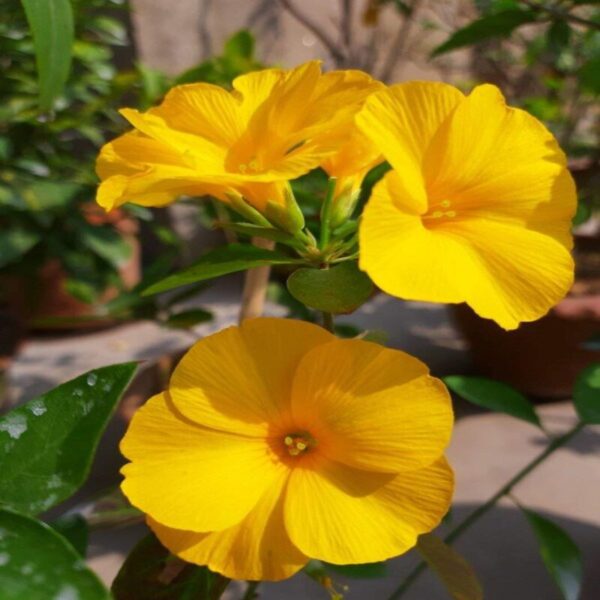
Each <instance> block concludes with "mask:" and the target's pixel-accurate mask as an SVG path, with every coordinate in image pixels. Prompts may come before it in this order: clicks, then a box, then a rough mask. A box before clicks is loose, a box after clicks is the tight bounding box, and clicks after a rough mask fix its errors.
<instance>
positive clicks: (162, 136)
mask: <svg viewBox="0 0 600 600" xmlns="http://www.w3.org/2000/svg"><path fill="white" fill-rule="evenodd" d="M119 112H120V113H121V115H123V117H125V118H126V119H127V120H128V121H129V122H130V123H131V124H132V125H133V126H134V127H135V128H136V129H137V130H138V131H141V132H142V133H144V134H145V135H147V136H148V137H150V138H152V139H153V140H156V141H157V142H160V143H161V144H164V145H165V146H167V147H170V148H171V149H172V150H173V151H177V152H179V153H180V155H181V165H182V166H184V167H187V168H189V169H190V170H191V172H192V173H194V171H197V173H196V176H197V177H198V178H199V177H200V176H201V175H202V174H207V175H221V176H222V175H224V174H225V167H224V165H225V157H226V149H225V148H223V147H222V146H220V145H218V144H216V143H214V142H213V141H211V140H209V139H207V138H203V137H200V136H198V135H195V134H194V133H188V132H184V131H180V130H178V129H173V127H170V126H169V124H168V122H167V121H166V120H165V118H164V116H163V114H162V111H161V109H160V107H158V108H154V109H152V108H151V109H150V110H149V111H147V112H145V113H141V112H139V111H137V110H134V109H132V108H123V109H121V110H120V111H119Z"/></svg>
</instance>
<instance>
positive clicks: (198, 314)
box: [165, 308, 213, 329]
mask: <svg viewBox="0 0 600 600" xmlns="http://www.w3.org/2000/svg"><path fill="white" fill-rule="evenodd" d="M212 318H213V315H212V313H210V312H209V311H207V310H203V309H202V308H192V309H190V310H182V311H181V312H178V313H175V314H172V315H169V316H168V317H167V320H166V322H165V325H167V326H168V327H173V328H175V329H187V328H189V327H194V326H195V325H199V324H200V323H206V322H207V321H210V320H212Z"/></svg>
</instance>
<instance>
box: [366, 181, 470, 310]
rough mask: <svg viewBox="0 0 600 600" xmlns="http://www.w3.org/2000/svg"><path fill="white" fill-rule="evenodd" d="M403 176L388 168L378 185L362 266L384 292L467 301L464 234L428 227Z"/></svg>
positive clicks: (432, 299)
mask: <svg viewBox="0 0 600 600" xmlns="http://www.w3.org/2000/svg"><path fill="white" fill-rule="evenodd" d="M418 210H419V207H418V206H415V203H414V197H412V196H409V195H407V194H406V192H405V190H404V188H403V186H402V184H401V182H400V176H399V175H398V174H397V173H396V172H395V171H390V172H389V173H387V174H386V175H385V176H384V177H383V179H382V180H381V181H379V182H378V183H377V185H376V186H375V187H374V189H373V193H372V195H371V198H370V200H369V202H368V203H367V205H366V207H365V209H364V211H363V214H362V218H361V224H360V229H359V244H360V259H359V261H360V263H359V264H360V268H361V269H362V270H363V271H366V272H367V273H368V274H369V277H371V279H372V280H373V281H374V282H375V283H376V284H377V286H378V287H380V288H381V289H382V290H383V291H384V292H387V293H388V294H391V295H392V296H397V297H399V298H404V299H406V300H425V301H428V302H464V300H465V296H464V291H463V290H461V289H460V285H459V282H458V281H457V278H456V274H457V271H458V270H459V269H461V268H463V265H464V263H466V262H467V261H468V255H466V251H465V248H464V246H463V245H461V244H460V241H459V240H455V239H454V238H452V237H447V236H440V235H435V233H434V232H433V231H431V230H429V229H427V228H425V227H424V225H423V222H422V220H421V215H420V214H419V212H418Z"/></svg>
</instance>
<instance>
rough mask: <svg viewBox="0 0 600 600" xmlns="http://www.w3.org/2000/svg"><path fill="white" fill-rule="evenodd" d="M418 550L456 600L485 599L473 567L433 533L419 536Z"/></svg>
mask: <svg viewBox="0 0 600 600" xmlns="http://www.w3.org/2000/svg"><path fill="white" fill-rule="evenodd" d="M417 550H418V551H419V553H420V554H421V556H422V557H423V559H424V560H425V562H426V563H427V564H428V565H429V567H430V568H431V570H432V571H433V572H434V573H435V574H436V575H437V576H438V577H439V578H440V580H441V581H442V583H443V584H444V587H445V588H446V590H447V592H448V593H449V594H450V596H451V597H452V598H454V600H483V590H482V589H481V585H480V583H479V581H478V580H477V576H476V574H475V571H474V570H473V567H472V566H471V565H470V564H469V563H468V562H467V561H466V560H465V559H464V558H463V557H462V556H461V555H460V554H458V552H456V550H454V549H453V548H451V547H450V546H448V544H446V543H445V542H444V541H442V540H441V539H440V538H438V537H437V536H435V535H433V534H432V533H426V534H425V535H421V536H419V539H418V541H417Z"/></svg>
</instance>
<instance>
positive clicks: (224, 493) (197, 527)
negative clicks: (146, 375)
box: [121, 394, 284, 531]
mask: <svg viewBox="0 0 600 600" xmlns="http://www.w3.org/2000/svg"><path fill="white" fill-rule="evenodd" d="M121 452H122V453H123V454H124V456H125V457H126V458H128V459H129V460H130V461H132V462H130V463H129V464H127V465H125V466H124V467H123V469H122V473H123V475H124V476H125V480H124V481H123V483H122V484H121V488H122V490H123V492H124V494H125V495H126V496H127V497H128V498H129V500H130V501H131V503H132V504H133V505H134V506H136V507H137V508H139V509H140V510H142V511H143V512H145V513H147V514H149V515H150V516H151V517H152V518H153V519H156V520H158V521H159V522H160V523H163V524H165V525H167V526H169V527H175V528H178V529H188V530H192V531H214V530H219V529H225V528H227V527H230V526H232V525H234V524H235V523H239V522H240V521H241V520H242V519H243V518H244V517H245V516H246V515H247V514H248V513H249V512H250V510H252V508H253V507H254V506H255V505H256V503H257V502H258V500H259V498H260V497H261V496H262V495H263V494H264V492H265V491H266V490H267V489H268V488H269V487H270V486H271V485H272V484H273V482H274V481H275V480H276V479H277V477H278V476H279V472H280V470H281V469H283V468H284V467H283V466H282V465H281V463H279V462H277V461H276V459H275V458H274V455H273V453H272V451H271V449H270V446H269V445H268V443H267V442H266V441H265V440H258V439H255V438H248V437H242V436H236V435H230V434H226V433H222V432H217V431H212V430H209V429H206V428H204V427H200V426H198V425H196V424H194V423H191V422H190V421H188V420H187V419H185V417H183V416H181V415H179V414H178V413H177V411H176V409H175V408H174V407H173V405H172V403H171V401H170V398H169V396H168V395H167V394H158V395H157V396H154V397H153V398H151V399H150V400H148V402H147V403H146V404H145V405H144V406H143V407H142V408H141V409H139V410H138V411H137V412H136V414H135V415H134V417H133V420H132V421H131V424H130V425H129V429H128V430H127V433H126V434H125V437H124V438H123V440H122V442H121Z"/></svg>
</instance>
